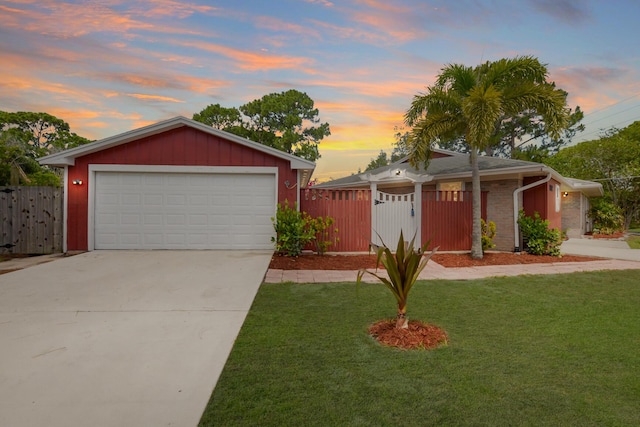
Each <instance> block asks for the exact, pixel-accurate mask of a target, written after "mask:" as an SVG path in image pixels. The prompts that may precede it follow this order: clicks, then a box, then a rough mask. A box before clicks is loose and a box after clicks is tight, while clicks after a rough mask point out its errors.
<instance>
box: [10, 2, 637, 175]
mask: <svg viewBox="0 0 640 427" xmlns="http://www.w3.org/2000/svg"><path fill="white" fill-rule="evenodd" d="M639 18H640V1H637V0H629V1H622V0H610V1H606V2H605V1H586V0H495V1H482V0H476V1H472V0H469V1H467V0H455V1H454V0H449V1H446V0H442V1H425V0H422V1H420V0H398V1H394V0H386V1H384V0H344V1H340V0H334V1H329V0H233V1H174V0H94V1H75V2H74V1H67V2H64V1H53V0H13V1H11V0H0V58H1V59H2V60H1V61H0V110H4V111H43V112H47V113H50V114H53V115H55V116H57V117H59V118H61V119H64V120H65V121H67V122H68V123H69V124H70V125H71V130H72V131H74V132H76V133H78V134H79V135H82V136H85V137H87V138H90V139H100V138H104V137H107V136H112V135H115V134H118V133H121V132H124V131H127V130H131V129H134V128H137V127H140V126H144V125H147V124H151V123H154V122H157V121H160V120H163V119H167V118H170V117H173V116H177V115H182V116H185V117H189V118H191V116H192V115H193V113H196V112H199V111H200V110H202V109H203V108H204V107H206V106H207V105H209V104H215V103H220V104H221V105H223V106H226V107H238V106H240V105H242V104H244V103H246V102H248V101H251V100H253V99H257V98H261V97H262V96H263V95H265V94H268V93H272V92H281V91H284V90H288V89H297V90H299V91H302V92H306V93H307V94H308V95H309V96H310V97H311V98H312V99H313V100H314V101H315V103H316V107H317V108H318V109H319V110H320V119H321V120H322V121H323V122H329V123H330V125H331V136H330V137H328V138H325V139H324V140H323V141H322V142H321V144H320V153H321V155H322V158H321V159H320V160H319V161H318V162H317V168H316V173H315V175H314V176H315V177H316V178H319V179H320V180H322V181H324V180H327V179H328V178H329V177H332V178H339V177H342V176H345V175H349V174H351V173H352V172H355V171H356V170H357V169H358V168H359V167H360V168H362V169H364V168H365V167H366V165H367V164H368V163H369V160H370V159H371V158H373V157H376V156H377V154H378V152H379V151H380V150H381V149H384V150H387V151H389V150H390V148H391V145H392V143H393V141H394V138H393V135H394V126H401V125H402V118H403V114H404V112H405V111H406V110H407V108H408V107H409V105H410V103H411V100H412V97H413V96H414V95H415V94H417V93H419V92H421V91H424V89H425V87H426V86H428V85H430V84H432V83H433V81H434V77H435V75H436V74H437V73H438V72H439V70H440V69H441V68H442V67H443V66H444V65H446V64H449V63H462V64H466V65H469V66H474V65H477V64H479V63H481V62H483V61H487V60H496V59H500V58H503V57H513V56H517V55H534V56H536V57H538V58H539V59H540V61H541V62H543V63H546V64H548V68H549V72H550V80H553V81H555V82H556V84H557V85H558V86H559V87H560V88H562V89H564V90H566V91H567V92H569V106H570V107H572V108H574V107H575V106H576V105H579V106H580V107H581V108H582V109H583V111H584V112H585V114H586V118H585V120H584V122H583V123H584V124H585V125H586V126H587V129H586V131H585V132H583V134H581V135H580V136H579V137H578V138H576V139H575V142H579V141H581V140H588V139H596V138H597V137H598V136H599V134H600V130H601V129H604V128H609V127H611V126H616V127H624V126H627V125H628V124H630V123H631V122H633V121H634V120H638V119H640V49H639V48H638V41H639V40H640V25H638V20H639Z"/></svg>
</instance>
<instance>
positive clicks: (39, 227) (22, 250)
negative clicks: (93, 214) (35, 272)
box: [0, 187, 63, 254]
mask: <svg viewBox="0 0 640 427" xmlns="http://www.w3.org/2000/svg"><path fill="white" fill-rule="evenodd" d="M62 199H63V197H62V190H61V189H60V188H54V187H0V254H1V253H14V254H49V253H54V252H62V202H63V200H62Z"/></svg>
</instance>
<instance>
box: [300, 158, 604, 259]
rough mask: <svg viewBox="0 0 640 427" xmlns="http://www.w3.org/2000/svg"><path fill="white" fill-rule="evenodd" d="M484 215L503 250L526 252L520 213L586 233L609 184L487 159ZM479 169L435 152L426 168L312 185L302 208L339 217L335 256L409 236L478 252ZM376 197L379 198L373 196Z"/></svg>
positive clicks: (403, 165) (388, 169) (392, 169)
mask: <svg viewBox="0 0 640 427" xmlns="http://www.w3.org/2000/svg"><path fill="white" fill-rule="evenodd" d="M479 166H480V177H481V188H482V217H483V218H484V219H485V220H488V221H494V222H495V223H496V226H497V235H496V237H495V238H494V243H495V244H496V248H495V249H496V250H502V251H520V250H521V245H522V244H521V238H520V233H519V229H518V225H517V216H518V212H519V210H520V209H524V211H525V213H526V214H527V215H533V214H534V212H539V214H540V216H541V217H542V218H543V219H548V220H549V223H550V226H551V227H552V228H558V229H561V230H562V231H565V232H566V233H567V234H568V235H569V236H579V235H582V234H584V233H586V232H588V231H590V230H591V224H590V222H589V219H588V216H587V212H588V208H589V197H594V196H601V195H602V194H603V190H602V185H601V184H599V183H595V182H589V181H581V180H576V179H571V178H565V177H563V176H561V175H560V174H559V173H557V172H556V171H554V170H553V169H551V168H550V167H548V166H545V165H543V164H539V163H533V162H527V161H521V160H512V159H503V158H497V157H486V156H481V157H480V158H479ZM470 190H471V165H470V161H469V155H468V154H461V153H455V152H450V151H445V150H435V151H434V153H433V158H432V160H431V162H430V163H429V166H428V167H427V169H426V170H420V169H416V168H413V167H411V166H410V165H409V163H408V161H407V159H403V160H400V161H399V162H396V163H394V164H391V165H389V166H385V167H381V168H378V169H375V170H372V171H368V172H364V173H360V174H357V175H352V176H349V177H345V178H341V179H337V180H334V181H331V182H327V183H323V184H320V185H316V186H313V187H311V189H309V190H306V191H305V192H303V197H302V202H301V207H302V209H303V210H305V211H307V212H309V213H311V214H312V215H314V216H317V215H329V216H333V217H334V218H335V219H336V226H337V227H338V229H339V239H340V241H339V242H337V243H336V245H334V246H333V247H332V250H335V251H362V250H367V248H368V246H369V244H370V243H374V244H381V243H382V241H384V242H385V243H386V244H388V245H392V244H395V242H396V241H397V239H398V236H399V234H400V230H402V231H403V232H404V236H405V239H406V240H410V239H411V237H413V235H414V234H415V235H416V238H417V241H418V244H421V243H422V242H426V241H428V240H431V246H440V249H441V250H467V251H468V250H470V249H471V222H472V214H471V209H472V203H471V191H470ZM372 194H373V196H371V195H372Z"/></svg>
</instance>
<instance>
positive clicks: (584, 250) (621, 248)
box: [560, 239, 640, 261]
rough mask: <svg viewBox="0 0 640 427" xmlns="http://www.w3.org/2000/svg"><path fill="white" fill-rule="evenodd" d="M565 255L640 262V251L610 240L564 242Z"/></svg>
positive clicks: (618, 241)
mask: <svg viewBox="0 0 640 427" xmlns="http://www.w3.org/2000/svg"><path fill="white" fill-rule="evenodd" d="M560 251H561V252H562V253H563V254H570V255H584V256H596V257H601V258H612V259H623V260H627V261H640V249H631V248H630V247H629V245H628V244H627V242H625V241H622V240H609V239H569V240H565V241H564V242H562V246H560Z"/></svg>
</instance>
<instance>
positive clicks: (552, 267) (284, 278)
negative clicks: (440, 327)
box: [265, 239, 640, 283]
mask: <svg viewBox="0 0 640 427" xmlns="http://www.w3.org/2000/svg"><path fill="white" fill-rule="evenodd" d="M561 251H562V253H565V254H571V255H583V256H590V257H601V258H602V260H598V261H588V262H557V263H550V264H549V263H545V264H518V265H497V266H484V267H464V268H445V267H443V266H441V265H439V264H436V263H435V262H433V261H430V262H429V264H427V267H426V268H425V269H424V270H423V271H422V273H421V274H420V279H422V280H425V279H446V280H471V279H481V278H485V277H498V276H520V275H525V274H562V273H573V272H578V271H599V270H636V269H637V270H640V249H630V248H629V245H627V243H626V242H623V241H603V240H594V239H571V240H567V241H565V242H564V243H563V244H562V247H561ZM357 274H358V272H357V271H321V270H303V271H296V270H269V271H268V272H267V276H266V278H265V282H267V283H281V282H294V283H329V282H353V281H355V280H356V276H357ZM382 274H386V273H384V271H382ZM363 280H364V281H367V282H376V281H377V279H376V278H375V277H373V276H371V275H368V274H367V275H365V276H364V277H363ZM639 280H640V272H639Z"/></svg>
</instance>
